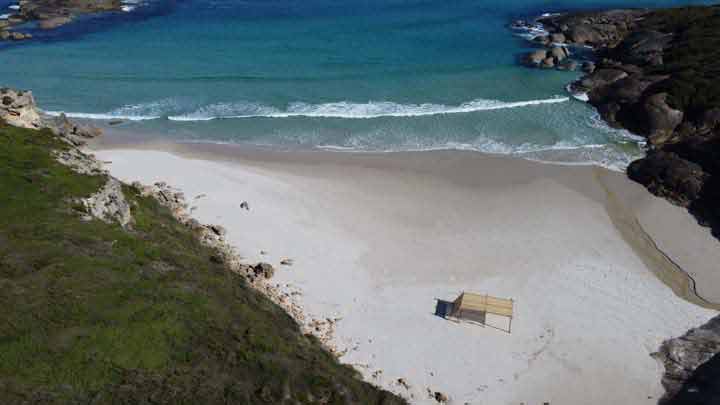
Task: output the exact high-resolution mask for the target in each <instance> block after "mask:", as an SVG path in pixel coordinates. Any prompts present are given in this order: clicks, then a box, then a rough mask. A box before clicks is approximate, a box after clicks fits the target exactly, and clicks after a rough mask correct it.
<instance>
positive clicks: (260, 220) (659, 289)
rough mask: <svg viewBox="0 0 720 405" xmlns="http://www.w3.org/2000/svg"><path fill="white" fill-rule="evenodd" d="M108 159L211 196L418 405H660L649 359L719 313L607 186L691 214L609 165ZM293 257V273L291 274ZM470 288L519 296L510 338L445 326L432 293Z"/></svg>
mask: <svg viewBox="0 0 720 405" xmlns="http://www.w3.org/2000/svg"><path fill="white" fill-rule="evenodd" d="M216 152H217V151H216ZM96 154H97V155H98V157H99V158H100V159H102V160H108V161H112V163H111V164H109V168H110V170H111V172H112V173H113V174H114V175H116V176H118V177H120V178H121V179H123V180H127V181H133V180H139V181H141V182H143V183H151V182H154V181H160V180H162V181H166V182H168V183H169V184H171V185H173V186H176V187H180V188H182V189H183V190H184V191H185V193H186V196H187V197H188V199H189V200H192V198H193V197H194V196H196V195H200V194H205V195H206V197H202V198H199V199H197V200H195V201H194V202H193V205H195V206H196V207H197V208H196V210H195V211H194V213H195V214H196V216H197V218H198V219H199V220H200V221H202V222H209V223H220V224H222V225H224V226H225V227H226V228H227V229H228V238H229V240H230V241H231V242H233V243H234V244H235V245H236V246H237V248H238V250H239V252H240V253H241V254H242V255H243V256H245V257H246V258H247V259H248V260H249V261H268V262H271V263H272V264H274V265H276V266H277V268H278V271H277V275H276V278H275V279H274V281H275V282H277V283H280V284H282V285H285V284H289V285H291V286H294V287H296V288H299V290H300V291H302V295H301V296H299V300H300V301H301V303H302V305H303V306H304V308H305V309H306V310H307V312H308V313H309V314H312V315H313V316H315V317H318V318H342V320H341V321H339V322H338V324H337V329H336V335H335V339H334V341H333V343H334V344H335V345H336V346H337V347H338V348H339V349H341V350H342V349H348V352H347V354H345V355H344V356H343V357H342V361H343V362H346V363H349V364H353V365H356V366H357V367H358V369H359V370H360V371H361V372H363V374H364V375H365V377H366V379H368V380H369V381H372V382H375V383H377V384H379V385H381V386H383V387H385V388H388V389H390V390H392V391H395V392H397V393H399V394H401V395H403V396H405V397H407V398H410V399H411V402H413V403H434V400H431V399H429V398H428V396H427V389H430V390H432V391H441V392H443V393H446V394H447V395H448V396H449V397H450V399H451V403H453V404H463V403H471V404H521V403H525V404H528V405H530V404H542V403H543V402H549V403H551V404H553V405H555V404H572V405H579V404H655V403H656V402H657V398H659V396H660V395H662V392H663V391H662V387H661V386H660V375H661V372H662V367H661V366H660V365H659V364H658V363H657V362H656V361H655V360H654V359H653V358H651V357H650V355H649V354H650V353H651V352H653V351H655V350H656V349H657V348H658V346H659V344H660V342H661V341H662V340H664V339H666V338H669V337H672V336H676V335H679V334H682V333H684V332H685V331H686V330H687V329H688V328H690V327H694V326H697V325H699V324H701V323H703V322H705V321H706V320H708V319H709V318H710V317H712V316H713V315H714V314H715V313H716V312H715V311H711V310H707V309H703V308H700V307H697V306H695V305H693V304H690V303H688V302H686V301H684V300H682V299H680V298H678V297H677V296H676V295H674V294H673V292H672V291H671V290H670V289H669V288H668V287H666V286H665V285H664V284H662V283H661V282H660V281H659V280H658V278H657V277H655V275H654V274H653V273H652V272H651V271H650V270H648V268H647V267H646V265H645V264H644V262H643V261H642V260H641V259H640V258H639V256H638V254H637V253H636V252H635V251H633V250H632V249H631V248H630V247H629V246H628V244H626V243H625V241H624V239H623V238H622V237H621V235H620V233H619V232H618V230H617V229H616V228H615V226H614V225H613V223H612V221H611V220H610V217H609V216H608V210H607V209H606V203H605V192H604V191H603V188H602V187H600V186H599V182H598V179H601V180H603V181H604V182H606V183H607V184H609V187H619V188H621V189H622V193H620V194H623V195H624V194H629V195H631V196H633V198H634V199H635V200H634V206H635V207H637V206H639V205H643V204H645V205H647V204H651V205H653V206H658V207H660V208H658V209H661V210H663V212H665V213H667V212H671V213H673V215H674V216H673V218H675V219H674V220H677V221H680V222H681V223H683V224H690V222H689V221H691V219H689V217H687V218H686V214H685V213H684V211H683V210H681V209H679V208H676V207H672V206H670V205H669V204H667V203H665V202H664V201H662V200H658V199H655V198H654V197H651V196H649V194H647V193H646V192H645V191H644V190H642V189H641V188H640V187H638V186H636V185H634V184H631V183H630V182H628V181H626V180H625V179H624V178H623V176H621V175H619V174H613V173H609V172H607V171H604V170H602V169H597V168H589V167H558V166H550V165H543V164H536V163H531V162H526V161H519V160H513V159H503V158H495V157H488V156H483V155H480V154H476V153H460V152H437V153H436V152H431V153H407V154H391V155H369V154H368V155H355V154H343V153H314V154H313V153H306V154H302V153H287V154H282V153H264V154H263V153H255V154H249V153H245V154H243V153H241V152H238V153H235V154H233V156H235V158H234V159H233V161H232V162H230V161H222V162H212V161H208V160H200V159H191V158H188V157H182V156H180V155H176V154H170V153H167V152H158V151H152V150H119V149H116V150H103V151H100V152H97V153H96ZM216 155H217V153H216ZM203 156H205V157H207V156H210V155H203ZM638 196H645V197H638ZM242 201H248V203H249V204H250V210H249V211H246V210H242V209H240V208H239V205H240V203H241V202H242ZM638 201H640V203H639V202H638ZM641 203H642V204H641ZM678 218H680V219H678ZM683 218H684V219H683ZM646 221H649V219H647V218H646ZM658 229H660V228H658ZM683 230H684V231H686V232H693V231H700V228H699V227H692V226H690V225H687V226H686V227H685V228H683ZM676 236H677V237H678V238H683V235H676ZM665 239H666V240H667V241H666V243H667V244H669V245H672V244H673V243H672V241H671V240H670V239H671V236H666V237H665ZM261 250H264V251H267V252H268V254H267V255H264V256H263V255H261V254H260V251H261ZM285 257H289V258H292V259H293V260H294V264H293V265H292V266H290V267H288V266H279V265H278V263H279V261H280V260H281V259H282V258H285ZM462 290H469V291H475V292H480V293H490V294H492V295H496V296H500V297H508V298H513V299H515V300H516V317H515V320H514V322H513V333H512V334H507V333H504V332H502V331H499V330H496V329H493V328H490V327H485V328H483V327H479V326H474V325H468V324H456V323H453V322H449V321H446V320H444V319H441V318H439V317H436V316H434V315H433V312H434V309H435V298H440V299H445V300H452V299H454V298H455V297H456V296H457V294H458V293H459V292H461V291H462ZM492 321H495V322H497V324H498V325H499V326H504V323H503V320H501V319H493V320H492ZM378 371H381V372H379V373H378ZM398 378H403V379H405V380H406V381H407V382H408V384H410V386H411V388H410V390H406V389H405V388H403V387H401V386H400V385H398V383H397V379H398Z"/></svg>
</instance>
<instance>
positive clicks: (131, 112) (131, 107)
mask: <svg viewBox="0 0 720 405" xmlns="http://www.w3.org/2000/svg"><path fill="white" fill-rule="evenodd" d="M181 108H182V105H181V103H180V101H178V100H175V99H172V98H168V99H163V100H158V101H152V102H149V103H142V104H127V105H124V106H122V107H120V108H116V109H114V110H112V111H109V112H106V113H84V112H63V111H44V113H45V114H48V115H51V116H58V115H60V114H65V115H66V116H68V117H70V118H80V119H88V120H117V119H120V120H126V121H147V120H156V119H160V118H164V117H166V116H167V114H168V112H177V111H179V110H180V109H181Z"/></svg>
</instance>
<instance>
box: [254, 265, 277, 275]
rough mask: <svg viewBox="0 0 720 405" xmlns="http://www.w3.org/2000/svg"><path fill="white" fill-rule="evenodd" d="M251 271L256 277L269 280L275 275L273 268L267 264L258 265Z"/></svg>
mask: <svg viewBox="0 0 720 405" xmlns="http://www.w3.org/2000/svg"><path fill="white" fill-rule="evenodd" d="M252 269H253V273H254V274H255V276H256V277H263V278H271V277H272V276H273V275H275V268H274V267H273V266H272V264H269V263H258V264H256V265H254V266H253V267H252Z"/></svg>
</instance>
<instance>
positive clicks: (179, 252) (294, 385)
mask: <svg viewBox="0 0 720 405" xmlns="http://www.w3.org/2000/svg"><path fill="white" fill-rule="evenodd" d="M1 93H2V95H1V96H0V98H1V99H2V108H0V117H2V119H0V195H2V196H3V198H2V199H0V286H2V288H0V303H1V304H2V306H3V311H2V313H1V314H0V403H3V404H87V403H102V404H106V403H107V404H109V403H154V404H181V403H185V404H219V403H223V404H225V403H248V404H250V403H252V404H258V403H276V404H279V403H293V404H296V403H348V404H400V403H405V402H404V401H403V400H402V399H400V398H398V397H396V396H394V395H392V394H390V393H388V392H386V391H382V390H380V389H378V388H376V387H373V386H372V385H370V384H368V383H366V382H363V381H362V380H361V379H360V377H359V374H358V373H357V372H356V371H355V370H354V369H352V368H351V367H349V366H343V365H340V364H339V363H338V361H337V360H336V358H335V357H334V356H333V355H332V354H331V353H329V352H327V351H326V350H325V349H324V348H323V347H322V344H321V342H320V341H318V339H317V338H315V337H314V336H312V335H310V334H308V333H307V332H308V331H306V330H304V329H302V328H301V327H300V326H299V325H298V323H297V322H296V320H295V319H294V318H293V317H292V316H291V315H295V314H294V313H293V311H292V308H287V307H281V304H282V301H283V300H284V297H281V296H278V295H277V293H276V292H274V291H273V290H272V287H271V286H270V285H269V284H268V283H266V282H265V279H266V278H269V277H271V276H272V271H273V269H272V267H271V266H270V265H268V264H264V263H259V264H257V265H249V264H244V263H242V262H240V261H239V258H238V257H237V255H235V254H234V252H233V250H232V249H231V248H230V247H229V245H228V244H227V243H225V242H224V234H225V231H224V229H223V228H222V227H220V226H217V225H203V224H200V223H198V222H197V221H195V220H193V219H192V218H191V217H190V216H189V215H188V213H187V210H186V208H187V205H186V204H185V203H184V198H183V196H182V194H181V193H179V192H178V191H177V190H174V189H172V188H170V187H168V186H167V185H166V184H163V183H157V184H155V185H152V186H143V185H140V184H124V183H122V182H121V181H119V180H117V179H115V178H114V177H112V176H110V175H109V174H108V173H107V172H106V171H105V170H104V169H103V167H102V163H101V162H98V161H97V160H95V159H94V158H93V157H92V156H90V155H87V154H85V153H83V152H82V151H81V150H80V149H78V145H82V144H83V143H84V142H85V140H86V139H88V138H92V137H95V136H98V135H99V131H98V130H97V129H96V128H93V127H92V126H88V125H84V124H80V123H75V122H71V121H69V120H68V119H67V118H65V117H46V116H43V114H41V113H40V112H39V111H38V110H37V108H36V107H35V105H34V102H33V99H32V94H31V93H30V92H20V91H14V90H11V89H2V91H1ZM8 122H12V123H13V124H14V125H17V126H11V125H9V124H8Z"/></svg>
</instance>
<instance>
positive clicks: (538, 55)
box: [525, 49, 548, 66]
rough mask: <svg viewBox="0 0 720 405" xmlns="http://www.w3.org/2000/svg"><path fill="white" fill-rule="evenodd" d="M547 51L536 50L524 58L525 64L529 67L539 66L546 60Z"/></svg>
mask: <svg viewBox="0 0 720 405" xmlns="http://www.w3.org/2000/svg"><path fill="white" fill-rule="evenodd" d="M547 54H548V53H547V51H546V50H545V49H538V50H537V51H533V52H531V53H529V54H527V55H526V56H525V62H526V63H527V64H528V65H531V66H540V64H541V63H542V62H543V61H544V60H545V59H546V58H547Z"/></svg>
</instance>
